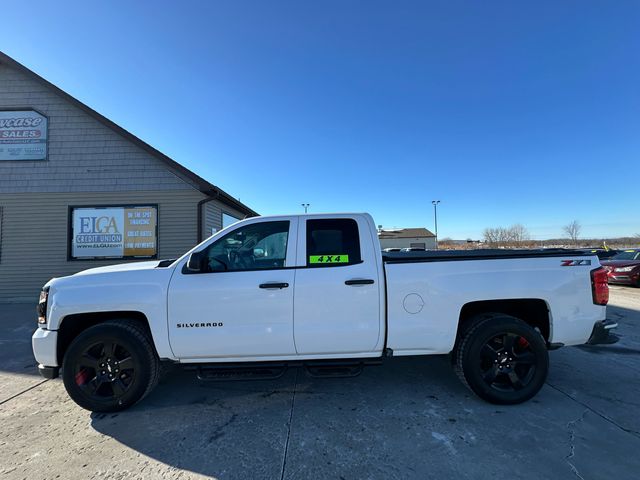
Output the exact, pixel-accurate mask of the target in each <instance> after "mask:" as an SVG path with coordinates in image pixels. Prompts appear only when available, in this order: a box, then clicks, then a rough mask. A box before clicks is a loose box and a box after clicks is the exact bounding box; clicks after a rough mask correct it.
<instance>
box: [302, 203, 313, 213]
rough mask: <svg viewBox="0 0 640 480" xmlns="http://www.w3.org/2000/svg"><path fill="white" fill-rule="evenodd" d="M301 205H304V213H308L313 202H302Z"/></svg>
mask: <svg viewBox="0 0 640 480" xmlns="http://www.w3.org/2000/svg"><path fill="white" fill-rule="evenodd" d="M301 205H302V206H303V207H304V213H307V209H308V208H309V206H310V205H311V204H310V203H302V204H301Z"/></svg>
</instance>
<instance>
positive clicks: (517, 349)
mask: <svg viewBox="0 0 640 480" xmlns="http://www.w3.org/2000/svg"><path fill="white" fill-rule="evenodd" d="M480 362H481V367H480V368H481V371H482V379H483V380H484V381H485V382H486V383H487V385H489V386H491V387H492V388H494V389H496V390H499V391H514V390H521V389H522V388H524V387H526V386H527V385H528V384H529V383H531V380H532V379H533V377H534V374H535V370H536V354H535V352H534V351H533V350H532V348H531V344H530V343H529V341H528V340H527V339H526V338H525V337H522V336H520V335H516V334H514V333H508V332H503V333H501V334H499V335H496V336H495V337H493V338H491V339H489V341H488V342H486V343H485V344H484V346H483V347H482V349H481V350H480Z"/></svg>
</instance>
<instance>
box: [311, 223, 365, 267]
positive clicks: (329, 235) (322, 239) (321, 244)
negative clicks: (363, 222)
mask: <svg viewBox="0 0 640 480" xmlns="http://www.w3.org/2000/svg"><path fill="white" fill-rule="evenodd" d="M361 262H362V258H361V255H360V237H359V233H358V224H357V223H356V221H355V220H353V219H351V218H335V219H319V220H307V266H308V267H339V266H345V265H353V264H356V263H361Z"/></svg>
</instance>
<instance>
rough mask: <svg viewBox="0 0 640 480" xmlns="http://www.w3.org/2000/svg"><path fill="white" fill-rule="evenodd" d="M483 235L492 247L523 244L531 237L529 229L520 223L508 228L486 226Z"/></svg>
mask: <svg viewBox="0 0 640 480" xmlns="http://www.w3.org/2000/svg"><path fill="white" fill-rule="evenodd" d="M482 236H483V237H484V241H485V242H486V243H488V244H489V245H491V246H492V247H512V246H521V245H522V244H523V243H524V242H526V241H528V240H529V239H530V237H529V231H528V230H527V229H526V228H525V227H524V225H521V224H519V223H517V224H515V225H511V226H510V227H508V228H505V227H494V228H485V229H484V232H483V233H482Z"/></svg>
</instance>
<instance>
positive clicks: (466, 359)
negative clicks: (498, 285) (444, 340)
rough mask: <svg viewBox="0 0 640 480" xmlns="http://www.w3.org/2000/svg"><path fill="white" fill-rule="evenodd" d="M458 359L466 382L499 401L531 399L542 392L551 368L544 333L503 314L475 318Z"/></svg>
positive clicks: (483, 394)
mask: <svg viewBox="0 0 640 480" xmlns="http://www.w3.org/2000/svg"><path fill="white" fill-rule="evenodd" d="M455 360H456V373H457V374H458V377H460V379H461V380H462V382H463V383H464V384H466V385H467V386H468V387H469V388H470V389H471V390H472V391H473V392H474V393H476V394H477V395H478V396H479V397H480V398H482V399H484V400H487V401H488V402H491V403H497V404H515V403H521V402H525V401H527V400H529V399H530V398H531V397H533V396H534V395H535V394H536V393H538V391H540V389H541V388H542V386H543V385H544V382H545V380H546V378H547V373H548V371H549V356H548V352H547V347H546V345H545V342H544V339H543V338H542V336H541V335H540V333H539V332H537V331H536V330H534V329H533V328H532V327H531V326H529V325H528V324H527V323H525V322H523V321H522V320H520V319H518V318H515V317H511V316H509V315H502V314H491V315H483V316H480V317H478V318H476V319H474V320H473V321H472V326H471V328H469V329H468V330H467V331H466V333H464V334H463V337H462V338H461V339H460V342H459V346H458V348H457V349H456V351H455Z"/></svg>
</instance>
